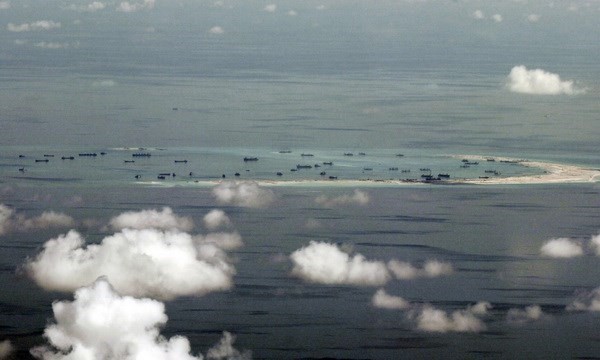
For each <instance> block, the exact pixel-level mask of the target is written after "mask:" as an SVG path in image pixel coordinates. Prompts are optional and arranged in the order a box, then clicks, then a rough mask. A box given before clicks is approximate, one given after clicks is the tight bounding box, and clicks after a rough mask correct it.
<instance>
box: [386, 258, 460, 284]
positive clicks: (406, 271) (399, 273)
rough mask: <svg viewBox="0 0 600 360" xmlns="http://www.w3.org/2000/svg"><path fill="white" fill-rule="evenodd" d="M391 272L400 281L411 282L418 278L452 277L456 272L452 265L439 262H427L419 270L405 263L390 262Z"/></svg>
mask: <svg viewBox="0 0 600 360" xmlns="http://www.w3.org/2000/svg"><path fill="white" fill-rule="evenodd" d="M387 267H388V269H389V270H390V272H391V273H392V274H393V275H394V276H395V277H396V279H399V280H411V279H415V278H418V277H428V278H434V277H438V276H443V275H450V274H452V273H453V272H454V269H453V267H452V265H451V264H449V263H446V262H441V261H438V260H427V261H426V262H425V264H423V268H421V269H419V268H416V267H415V266H413V265H412V264H410V263H408V262H404V261H398V260H390V261H389V262H388V264H387Z"/></svg>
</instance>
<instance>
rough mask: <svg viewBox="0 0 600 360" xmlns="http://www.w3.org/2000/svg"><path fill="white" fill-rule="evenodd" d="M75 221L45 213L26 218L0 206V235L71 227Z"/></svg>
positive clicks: (6, 207) (60, 215) (48, 212)
mask: <svg viewBox="0 0 600 360" xmlns="http://www.w3.org/2000/svg"><path fill="white" fill-rule="evenodd" d="M74 225H75V220H74V219H73V218H72V217H70V216H68V215H65V214H63V213H57V212H54V211H45V212H43V213H42V214H41V215H39V216H37V217H33V218H27V217H25V216H24V215H21V214H17V213H16V212H15V210H14V209H12V208H10V207H8V206H6V205H4V204H0V235H4V234H6V233H8V232H11V231H30V230H40V229H49V228H53V227H72V226H74Z"/></svg>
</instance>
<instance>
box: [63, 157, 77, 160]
mask: <svg viewBox="0 0 600 360" xmlns="http://www.w3.org/2000/svg"><path fill="white" fill-rule="evenodd" d="M61 160H75V156H63V157H61Z"/></svg>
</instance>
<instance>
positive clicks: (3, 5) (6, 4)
mask: <svg viewBox="0 0 600 360" xmlns="http://www.w3.org/2000/svg"><path fill="white" fill-rule="evenodd" d="M7 9H10V1H0V10H7Z"/></svg>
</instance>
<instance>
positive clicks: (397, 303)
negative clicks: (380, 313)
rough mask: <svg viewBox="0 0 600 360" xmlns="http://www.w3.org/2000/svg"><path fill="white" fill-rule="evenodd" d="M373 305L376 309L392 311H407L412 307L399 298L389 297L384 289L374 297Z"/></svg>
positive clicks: (378, 291)
mask: <svg viewBox="0 0 600 360" xmlns="http://www.w3.org/2000/svg"><path fill="white" fill-rule="evenodd" d="M371 304H373V306H374V307H376V308H381V309H390V310H406V309H408V308H409V307H410V303H409V302H408V301H406V300H404V299H403V298H401V297H399V296H393V295H389V294H388V293H386V292H385V290H384V289H379V290H377V292H376V293H375V295H373V298H372V299H371Z"/></svg>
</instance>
